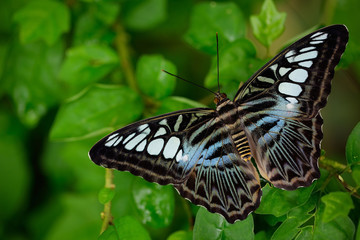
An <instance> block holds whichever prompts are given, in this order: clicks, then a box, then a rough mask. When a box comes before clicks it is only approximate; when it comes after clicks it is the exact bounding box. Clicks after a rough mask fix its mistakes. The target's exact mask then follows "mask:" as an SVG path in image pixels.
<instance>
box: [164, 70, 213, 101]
mask: <svg viewBox="0 0 360 240" xmlns="http://www.w3.org/2000/svg"><path fill="white" fill-rule="evenodd" d="M162 71H163V72H164V73H167V74H169V75H171V76H173V77H176V78H178V79H181V80H183V81H185V82H188V83H191V84H193V85H195V86H197V87H199V88H202V89H205V90H207V91H209V92H211V93H212V94H214V95H217V93H216V92H213V91H211V90H210V89H208V88H206V87H203V86H201V85H199V84H197V83H194V82H190V81H189V80H186V79H184V78H182V77H179V76H177V75H175V74H172V73H169V72H168V71H166V70H164V69H163V70H162Z"/></svg>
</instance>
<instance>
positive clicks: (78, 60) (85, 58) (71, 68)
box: [60, 45, 118, 95]
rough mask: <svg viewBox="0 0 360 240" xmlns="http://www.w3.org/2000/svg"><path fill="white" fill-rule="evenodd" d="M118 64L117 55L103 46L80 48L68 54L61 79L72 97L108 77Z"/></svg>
mask: <svg viewBox="0 0 360 240" xmlns="http://www.w3.org/2000/svg"><path fill="white" fill-rule="evenodd" d="M117 64H118V57H117V55H116V53H115V52H114V51H113V50H112V49H111V48H109V47H106V46H103V45H91V46H84V45H82V46H78V47H74V48H71V49H69V50H68V51H67V53H66V58H65V61H64V62H63V64H62V66H61V70H60V78H61V79H62V80H63V82H64V83H65V84H66V87H67V88H68V91H69V93H70V95H73V94H75V93H78V92H79V91H81V90H82V89H83V88H84V87H86V86H88V85H89V84H90V83H93V82H96V81H98V80H99V79H101V78H103V77H104V76H105V75H107V74H108V73H109V72H110V71H111V70H113V69H114V68H115V66H116V65H117Z"/></svg>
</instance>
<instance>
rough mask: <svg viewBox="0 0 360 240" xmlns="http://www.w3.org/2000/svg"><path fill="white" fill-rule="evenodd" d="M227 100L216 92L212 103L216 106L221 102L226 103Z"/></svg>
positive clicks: (223, 94) (223, 95)
mask: <svg viewBox="0 0 360 240" xmlns="http://www.w3.org/2000/svg"><path fill="white" fill-rule="evenodd" d="M227 99H228V98H227V96H226V94H225V93H220V92H217V93H216V95H215V98H214V103H215V104H216V105H219V104H221V103H222V102H224V101H226V100H227Z"/></svg>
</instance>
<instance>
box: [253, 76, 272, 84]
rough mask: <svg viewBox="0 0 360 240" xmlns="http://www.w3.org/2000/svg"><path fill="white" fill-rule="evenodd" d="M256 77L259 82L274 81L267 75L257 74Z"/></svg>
mask: <svg viewBox="0 0 360 240" xmlns="http://www.w3.org/2000/svg"><path fill="white" fill-rule="evenodd" d="M257 78H258V80H259V81H260V82H266V83H271V84H273V83H274V82H275V81H274V79H272V78H268V77H263V76H258V77H257Z"/></svg>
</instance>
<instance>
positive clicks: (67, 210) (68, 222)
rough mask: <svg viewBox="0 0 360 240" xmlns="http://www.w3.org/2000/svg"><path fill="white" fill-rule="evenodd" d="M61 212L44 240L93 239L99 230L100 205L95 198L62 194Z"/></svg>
mask: <svg viewBox="0 0 360 240" xmlns="http://www.w3.org/2000/svg"><path fill="white" fill-rule="evenodd" d="M60 198H61V206H62V208H63V209H62V211H61V215H60V216H58V218H57V219H56V221H55V223H54V224H53V225H52V226H51V228H50V229H49V230H48V234H47V236H46V237H45V238H44V239H49V240H56V239H68V240H75V239H93V238H94V236H98V234H99V229H100V228H101V219H100V217H99V213H100V212H101V210H102V209H101V205H100V204H99V202H98V201H97V199H96V196H81V195H76V194H64V195H62V196H60Z"/></svg>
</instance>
